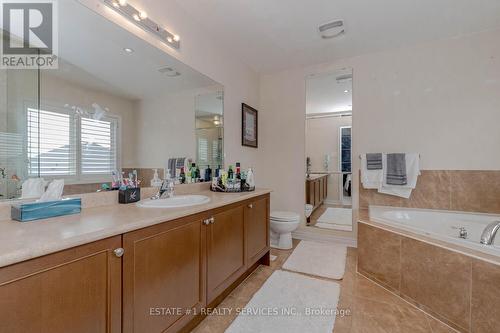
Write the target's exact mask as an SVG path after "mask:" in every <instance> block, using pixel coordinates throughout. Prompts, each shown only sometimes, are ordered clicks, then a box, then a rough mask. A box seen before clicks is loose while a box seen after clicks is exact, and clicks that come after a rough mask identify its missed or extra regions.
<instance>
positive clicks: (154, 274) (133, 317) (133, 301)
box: [123, 213, 209, 333]
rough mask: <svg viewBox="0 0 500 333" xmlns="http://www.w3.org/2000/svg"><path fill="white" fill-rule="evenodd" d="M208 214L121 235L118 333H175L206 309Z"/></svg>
mask: <svg viewBox="0 0 500 333" xmlns="http://www.w3.org/2000/svg"><path fill="white" fill-rule="evenodd" d="M207 214H208V213H203V214H198V215H194V216H190V217H186V218H181V219H178V220H174V221H169V222H166V223H162V224H158V225H154V226H151V227H148V228H144V229H140V230H137V231H133V232H129V233H127V234H125V235H123V248H124V249H125V255H124V256H123V332H124V333H131V332H135V333H142V332H151V333H154V332H178V331H179V330H180V329H181V328H182V327H184V326H185V325H186V324H187V323H189V322H190V321H191V320H192V319H193V318H194V316H195V311H196V312H198V313H199V311H200V309H201V308H202V307H203V306H205V304H206V294H205V292H206V285H205V283H206V275H205V271H206V266H205V263H206V259H205V258H206V235H207V233H206V228H207V225H205V223H204V221H205V220H206V219H207V218H208V217H209V215H207Z"/></svg>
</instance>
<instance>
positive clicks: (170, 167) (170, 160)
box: [168, 158, 177, 178]
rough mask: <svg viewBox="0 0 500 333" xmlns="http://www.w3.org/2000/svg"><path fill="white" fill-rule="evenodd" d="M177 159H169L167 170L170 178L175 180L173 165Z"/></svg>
mask: <svg viewBox="0 0 500 333" xmlns="http://www.w3.org/2000/svg"><path fill="white" fill-rule="evenodd" d="M176 162H177V159H176V158H170V159H169V160H168V170H169V171H170V178H175V165H176Z"/></svg>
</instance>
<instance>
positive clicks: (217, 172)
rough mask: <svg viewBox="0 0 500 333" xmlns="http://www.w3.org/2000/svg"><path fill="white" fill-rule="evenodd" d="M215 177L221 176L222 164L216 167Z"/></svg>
mask: <svg viewBox="0 0 500 333" xmlns="http://www.w3.org/2000/svg"><path fill="white" fill-rule="evenodd" d="M215 177H217V178H219V177H220V165H219V166H217V169H215Z"/></svg>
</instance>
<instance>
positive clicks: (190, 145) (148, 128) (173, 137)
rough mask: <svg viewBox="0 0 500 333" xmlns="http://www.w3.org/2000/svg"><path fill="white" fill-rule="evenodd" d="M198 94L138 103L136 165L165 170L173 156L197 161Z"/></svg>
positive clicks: (172, 95)
mask: <svg viewBox="0 0 500 333" xmlns="http://www.w3.org/2000/svg"><path fill="white" fill-rule="evenodd" d="M194 96H195V92H194V91H192V90H189V91H182V92H179V93H173V94H167V95H163V96H160V97H158V98H156V99H145V100H141V101H139V102H138V103H137V128H136V131H137V146H138V147H140V149H138V151H137V164H136V165H129V167H137V168H158V167H162V168H163V167H166V165H167V162H168V159H169V158H171V157H188V158H195V157H196V156H195V153H196V142H195V129H194V126H195V105H194V101H195V97H194Z"/></svg>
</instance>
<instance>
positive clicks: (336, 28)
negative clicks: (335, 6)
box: [318, 20, 345, 39]
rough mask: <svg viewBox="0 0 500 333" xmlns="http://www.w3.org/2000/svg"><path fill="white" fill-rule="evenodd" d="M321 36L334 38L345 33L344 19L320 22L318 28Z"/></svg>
mask: <svg viewBox="0 0 500 333" xmlns="http://www.w3.org/2000/svg"><path fill="white" fill-rule="evenodd" d="M318 30H319V33H320V35H321V38H323V39H330V38H335V37H338V36H340V35H343V34H344V33H345V28H344V21H343V20H335V21H333V22H329V23H326V24H322V25H320V26H319V28H318Z"/></svg>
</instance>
